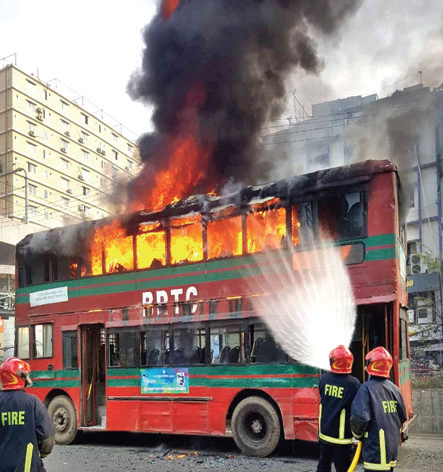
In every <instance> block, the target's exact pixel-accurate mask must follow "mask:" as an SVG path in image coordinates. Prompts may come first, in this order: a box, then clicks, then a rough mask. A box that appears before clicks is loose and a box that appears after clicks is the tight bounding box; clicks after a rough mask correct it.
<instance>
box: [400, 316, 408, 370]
mask: <svg viewBox="0 0 443 472" xmlns="http://www.w3.org/2000/svg"><path fill="white" fill-rule="evenodd" d="M408 358H409V353H408V323H407V322H406V320H403V319H400V360H401V361H404V360H406V359H408Z"/></svg>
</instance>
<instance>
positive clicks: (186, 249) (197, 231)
mask: <svg viewBox="0 0 443 472" xmlns="http://www.w3.org/2000/svg"><path fill="white" fill-rule="evenodd" d="M170 225H171V263H172V264H182V263H184V262H197V261H201V260H203V228H202V222H201V216H200V215H197V216H196V217H193V218H177V219H173V220H171V221H170Z"/></svg>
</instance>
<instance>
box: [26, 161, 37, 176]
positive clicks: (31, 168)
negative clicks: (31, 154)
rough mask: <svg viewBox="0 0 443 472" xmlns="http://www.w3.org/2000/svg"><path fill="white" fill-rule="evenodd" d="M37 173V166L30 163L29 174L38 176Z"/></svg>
mask: <svg viewBox="0 0 443 472" xmlns="http://www.w3.org/2000/svg"><path fill="white" fill-rule="evenodd" d="M36 173H37V166H36V165H35V164H31V163H30V162H28V174H34V175H35V174H36Z"/></svg>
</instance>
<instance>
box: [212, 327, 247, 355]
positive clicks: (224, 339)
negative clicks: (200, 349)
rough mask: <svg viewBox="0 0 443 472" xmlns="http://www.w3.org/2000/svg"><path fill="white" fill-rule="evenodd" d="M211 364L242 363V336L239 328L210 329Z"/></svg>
mask: <svg viewBox="0 0 443 472" xmlns="http://www.w3.org/2000/svg"><path fill="white" fill-rule="evenodd" d="M210 340H211V357H212V359H211V364H240V363H242V362H243V359H244V355H243V351H244V349H243V346H244V336H243V331H242V329H241V327H240V326H238V327H237V326H236V327H232V328H211V329H210Z"/></svg>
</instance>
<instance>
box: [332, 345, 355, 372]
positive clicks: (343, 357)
mask: <svg viewBox="0 0 443 472" xmlns="http://www.w3.org/2000/svg"><path fill="white" fill-rule="evenodd" d="M353 362H354V356H353V355H352V352H351V351H350V350H349V349H348V348H346V347H344V346H343V345H341V344H340V346H337V347H336V348H334V349H333V350H332V351H331V352H330V353H329V364H331V372H334V373H336V374H350V373H351V370H352V363H353Z"/></svg>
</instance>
